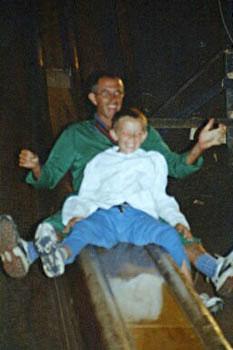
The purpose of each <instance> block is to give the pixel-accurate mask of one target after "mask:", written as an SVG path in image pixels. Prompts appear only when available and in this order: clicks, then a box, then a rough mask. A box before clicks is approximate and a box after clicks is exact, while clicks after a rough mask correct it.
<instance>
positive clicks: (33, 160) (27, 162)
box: [19, 149, 41, 179]
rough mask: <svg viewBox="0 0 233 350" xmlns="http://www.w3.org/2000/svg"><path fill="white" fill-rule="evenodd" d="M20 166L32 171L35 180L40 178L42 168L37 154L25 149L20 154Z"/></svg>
mask: <svg viewBox="0 0 233 350" xmlns="http://www.w3.org/2000/svg"><path fill="white" fill-rule="evenodd" d="M19 166H20V167H22V168H26V169H31V170H32V172H33V175H34V176H35V178H37V179H38V178H39V177H40V172H41V167H40V161H39V157H38V155H37V154H35V153H33V152H31V151H29V150H27V149H23V150H21V152H20V154H19Z"/></svg>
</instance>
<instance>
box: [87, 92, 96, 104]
mask: <svg viewBox="0 0 233 350" xmlns="http://www.w3.org/2000/svg"><path fill="white" fill-rule="evenodd" d="M88 99H89V100H90V101H91V103H93V105H95V106H97V101H96V95H95V94H94V92H90V93H89V94H88Z"/></svg>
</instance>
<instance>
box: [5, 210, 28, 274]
mask: <svg viewBox="0 0 233 350" xmlns="http://www.w3.org/2000/svg"><path fill="white" fill-rule="evenodd" d="M18 240H19V234H18V231H17V227H16V225H15V223H14V221H13V220H12V219H11V217H9V216H1V217H0V256H1V259H2V264H3V269H4V271H5V272H6V273H7V274H8V275H9V276H10V277H13V278H22V277H24V276H26V274H27V272H28V271H27V270H26V269H25V265H24V264H23V261H22V258H21V254H22V252H21V249H20V248H19V247H18Z"/></svg>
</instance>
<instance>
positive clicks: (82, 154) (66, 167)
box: [26, 119, 203, 228]
mask: <svg viewBox="0 0 233 350" xmlns="http://www.w3.org/2000/svg"><path fill="white" fill-rule="evenodd" d="M111 146H112V143H111V141H110V140H109V139H108V138H107V137H106V136H105V135H104V134H102V133H101V132H100V131H99V130H97V129H96V127H95V121H94V119H92V120H87V121H84V122H80V123H74V124H72V125H70V126H68V127H67V128H66V129H65V130H64V131H63V133H62V134H61V136H60V137H59V138H58V140H57V141H56V143H55V145H54V147H53V148H52V150H51V152H50V155H49V157H48V159H47V161H46V163H45V164H44V165H43V167H42V169H41V176H40V178H39V179H38V180H36V179H35V178H34V177H33V174H32V172H29V174H28V175H27V178H26V182H27V183H28V184H30V185H32V186H34V187H35V188H49V189H52V188H54V187H55V186H56V185H57V184H58V182H59V181H60V180H61V179H62V178H63V176H64V175H65V174H66V173H67V172H68V171H70V172H71V175H72V186H73V190H74V192H78V190H79V187H80V184H81V181H82V178H83V171H84V168H85V166H86V164H87V163H88V162H89V161H90V160H91V159H92V158H93V157H94V156H95V155H97V154H98V153H100V152H102V151H104V150H105V149H107V148H109V147H111ZM141 147H142V148H143V149H144V150H146V151H149V150H153V151H158V152H160V153H162V154H163V155H164V157H165V158H166V160H167V163H168V168H169V175H170V176H172V177H175V178H182V177H184V176H186V175H189V174H191V173H193V172H195V171H197V170H198V169H199V168H200V167H201V165H202V163H203V158H202V157H200V158H199V159H198V161H197V162H196V163H195V164H193V165H187V164H186V156H187V154H186V153H183V154H177V153H175V152H172V151H171V150H170V149H169V147H168V146H167V145H166V144H165V143H164V141H163V140H162V138H161V136H160V135H159V133H158V132H157V131H156V130H155V129H154V128H153V127H151V126H149V127H148V136H147V138H146V140H145V141H144V143H143V144H142V146H141ZM93 176H95V174H93ZM58 216H60V213H59V214H58V215H56V219H55V221H57V218H58ZM53 218H54V217H53ZM48 221H49V222H51V223H52V224H55V226H57V225H56V223H55V222H53V219H52V220H50V219H49V220H48ZM59 221H60V218H59ZM59 228H61V226H60V224H59Z"/></svg>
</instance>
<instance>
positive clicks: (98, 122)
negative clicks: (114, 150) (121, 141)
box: [94, 113, 116, 145]
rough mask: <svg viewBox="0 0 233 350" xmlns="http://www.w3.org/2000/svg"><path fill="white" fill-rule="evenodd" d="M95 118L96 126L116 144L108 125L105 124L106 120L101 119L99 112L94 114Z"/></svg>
mask: <svg viewBox="0 0 233 350" xmlns="http://www.w3.org/2000/svg"><path fill="white" fill-rule="evenodd" d="M94 118H95V127H96V128H97V129H98V130H99V131H100V132H101V133H102V134H104V135H105V136H106V137H107V138H108V139H109V140H110V141H111V142H112V143H113V144H114V145H115V144H116V142H115V140H113V138H112V137H111V135H110V132H109V129H108V128H107V126H106V125H105V124H104V122H103V121H102V120H101V119H100V117H99V116H98V114H97V113H95V114H94Z"/></svg>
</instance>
